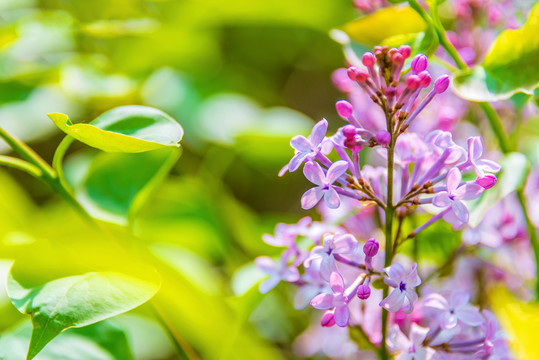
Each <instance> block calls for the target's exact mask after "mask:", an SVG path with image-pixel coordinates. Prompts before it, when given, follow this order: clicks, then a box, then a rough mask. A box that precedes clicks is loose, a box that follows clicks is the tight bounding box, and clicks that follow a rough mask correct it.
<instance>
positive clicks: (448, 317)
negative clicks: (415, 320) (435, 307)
mask: <svg viewBox="0 0 539 360" xmlns="http://www.w3.org/2000/svg"><path fill="white" fill-rule="evenodd" d="M457 322H458V319H457V316H456V315H455V314H452V313H451V312H449V311H446V312H444V313H442V316H441V318H440V326H441V327H442V328H443V329H452V328H454V327H455V326H457Z"/></svg>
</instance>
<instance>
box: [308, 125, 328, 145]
mask: <svg viewBox="0 0 539 360" xmlns="http://www.w3.org/2000/svg"><path fill="white" fill-rule="evenodd" d="M327 131H328V121H327V120H326V119H322V120H320V121H319V122H317V123H316V125H315V126H314V127H313V130H312V132H311V136H309V139H310V140H311V143H312V145H313V146H314V147H317V146H318V145H320V143H322V140H324V137H325V136H326V132H327Z"/></svg>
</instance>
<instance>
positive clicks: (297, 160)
mask: <svg viewBox="0 0 539 360" xmlns="http://www.w3.org/2000/svg"><path fill="white" fill-rule="evenodd" d="M307 155H309V153H306V152H298V153H297V154H296V155H294V157H292V159H291V160H290V162H289V163H288V171H289V172H294V171H296V170H297V169H299V166H300V165H301V164H302V163H303V161H304V160H305V158H306V157H307ZM283 170H284V168H283V169H281V172H282V171H283ZM283 175H284V173H283Z"/></svg>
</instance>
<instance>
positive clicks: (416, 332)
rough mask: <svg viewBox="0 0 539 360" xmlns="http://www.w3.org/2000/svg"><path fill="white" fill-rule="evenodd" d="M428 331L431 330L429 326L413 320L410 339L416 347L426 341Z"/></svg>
mask: <svg viewBox="0 0 539 360" xmlns="http://www.w3.org/2000/svg"><path fill="white" fill-rule="evenodd" d="M428 332H429V329H428V328H424V327H422V326H419V325H417V324H416V323H414V322H413V323H412V325H411V329H410V341H411V342H412V344H414V345H415V346H416V347H419V346H421V344H422V343H423V341H425V338H426V337H427V334H428Z"/></svg>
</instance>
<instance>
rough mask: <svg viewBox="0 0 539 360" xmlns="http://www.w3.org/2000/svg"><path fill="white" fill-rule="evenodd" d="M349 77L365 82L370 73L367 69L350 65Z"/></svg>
mask: <svg viewBox="0 0 539 360" xmlns="http://www.w3.org/2000/svg"><path fill="white" fill-rule="evenodd" d="M347 72H348V77H349V78H350V79H352V80H355V81H358V82H365V81H367V79H368V78H369V73H368V72H367V70H365V69H359V68H357V67H355V66H350V67H349V68H348V70H347Z"/></svg>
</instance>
